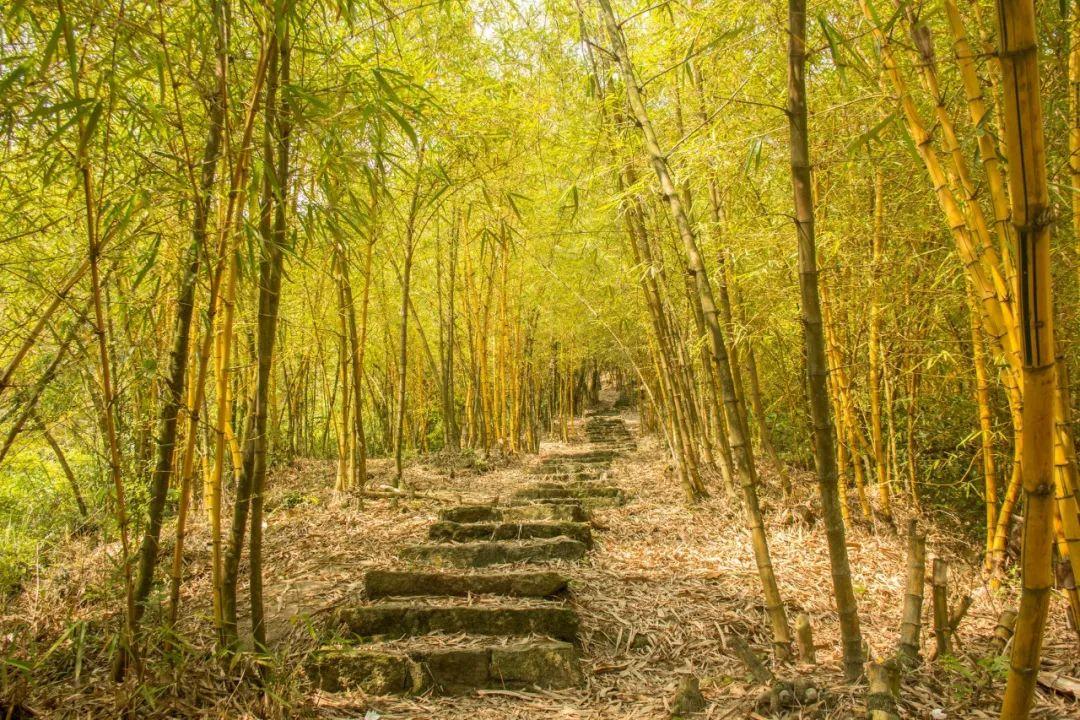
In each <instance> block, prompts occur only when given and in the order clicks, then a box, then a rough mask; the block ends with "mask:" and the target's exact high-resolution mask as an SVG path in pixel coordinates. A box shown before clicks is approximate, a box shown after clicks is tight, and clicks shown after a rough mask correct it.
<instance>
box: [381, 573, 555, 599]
mask: <svg viewBox="0 0 1080 720" xmlns="http://www.w3.org/2000/svg"><path fill="white" fill-rule="evenodd" d="M567 582H568V581H567V579H566V577H565V576H564V575H560V574H559V573H554V572H543V571H540V572H508V573H486V574H459V573H440V572H411V571H407V570H369V571H368V572H367V573H365V574H364V591H365V593H366V594H367V596H368V597H369V598H381V597H394V596H406V595H449V596H466V595H507V596H510V597H538V598H550V597H556V596H558V595H562V594H564V593H565V592H566V586H567Z"/></svg>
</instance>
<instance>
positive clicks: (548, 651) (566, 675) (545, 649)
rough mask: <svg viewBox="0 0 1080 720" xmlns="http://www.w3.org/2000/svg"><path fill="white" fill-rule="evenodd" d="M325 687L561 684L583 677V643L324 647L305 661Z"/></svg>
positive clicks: (379, 689)
mask: <svg viewBox="0 0 1080 720" xmlns="http://www.w3.org/2000/svg"><path fill="white" fill-rule="evenodd" d="M304 669H305V671H306V672H307V675H308V677H309V678H310V679H311V681H312V683H313V684H314V685H315V686H316V687H318V688H319V689H320V690H323V691H325V692H341V691H343V690H361V691H363V692H364V693H366V694H368V695H415V694H420V693H424V692H433V693H437V694H444V695H445V694H461V693H467V692H470V691H472V690H475V689H509V690H524V689H530V688H542V689H549V690H558V689H564V688H570V687H576V686H578V685H580V684H581V683H582V681H583V676H582V673H581V666H580V661H579V660H578V652H577V648H575V647H574V646H573V645H572V644H571V643H566V642H559V641H557V640H530V641H526V642H520V643H513V644H509V645H487V646H480V647H462V648H454V647H442V646H430V647H424V646H420V647H406V648H398V647H395V646H394V645H393V644H392V643H391V644H386V645H376V646H370V645H368V646H362V647H350V646H344V647H341V646H336V647H324V648H320V649H319V650H318V651H317V652H315V653H314V654H313V655H312V656H311V658H310V659H309V660H308V661H307V662H306V663H305V668H304Z"/></svg>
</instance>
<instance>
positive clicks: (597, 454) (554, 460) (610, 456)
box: [540, 449, 618, 465]
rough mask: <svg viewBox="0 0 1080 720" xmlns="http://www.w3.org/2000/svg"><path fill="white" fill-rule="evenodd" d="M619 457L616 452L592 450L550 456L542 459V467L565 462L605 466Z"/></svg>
mask: <svg viewBox="0 0 1080 720" xmlns="http://www.w3.org/2000/svg"><path fill="white" fill-rule="evenodd" d="M616 457H618V453H617V452H615V451H614V450H608V449H604V450H590V451H589V452H583V453H560V454H558V455H548V456H546V457H543V458H541V459H540V464H541V465H551V464H558V463H564V462H572V463H583V464H591V465H598V464H599V465H604V464H607V463H610V462H611V461H612V460H614V459H615V458H616Z"/></svg>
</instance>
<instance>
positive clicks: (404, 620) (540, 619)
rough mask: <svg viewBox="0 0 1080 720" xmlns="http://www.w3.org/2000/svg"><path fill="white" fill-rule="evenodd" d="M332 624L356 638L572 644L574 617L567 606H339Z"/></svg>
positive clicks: (398, 603)
mask: <svg viewBox="0 0 1080 720" xmlns="http://www.w3.org/2000/svg"><path fill="white" fill-rule="evenodd" d="M337 621H338V623H339V624H341V625H343V626H345V627H346V628H347V629H348V631H349V632H350V633H352V634H353V635H356V636H358V637H365V638H367V637H377V636H383V637H391V638H401V637H415V636H419V635H429V634H431V633H433V632H444V633H465V634H467V635H504V636H525V635H546V636H547V637H551V638H555V639H556V640H567V641H573V640H576V639H577V634H578V617H577V613H575V612H574V611H573V610H571V609H570V608H567V607H557V606H550V607H500V606H484V605H450V606H442V605H425V604H423V603H405V602H387V603H378V604H375V605H356V606H352V607H344V608H342V609H340V610H339V611H338V612H337Z"/></svg>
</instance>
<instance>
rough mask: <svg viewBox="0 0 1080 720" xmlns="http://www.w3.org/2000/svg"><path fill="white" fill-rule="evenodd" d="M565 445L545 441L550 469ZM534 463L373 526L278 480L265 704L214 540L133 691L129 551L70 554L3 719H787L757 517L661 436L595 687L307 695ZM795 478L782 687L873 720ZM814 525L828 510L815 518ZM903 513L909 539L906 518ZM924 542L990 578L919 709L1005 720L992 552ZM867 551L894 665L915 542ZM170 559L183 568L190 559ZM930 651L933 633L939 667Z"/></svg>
mask: <svg viewBox="0 0 1080 720" xmlns="http://www.w3.org/2000/svg"><path fill="white" fill-rule="evenodd" d="M627 419H628V421H629V422H630V423H631V425H634V424H635V423H636V419H635V418H632V417H629V416H628V417H627ZM559 447H560V446H559V444H556V443H546V444H545V445H544V447H543V449H542V452H552V451H555V450H557V449H558V448H559ZM533 462H535V459H534V458H525V459H524V460H523V461H520V462H518V461H505V462H502V463H494V465H496V466H495V467H481V468H480V469H479V470H478V469H477V468H476V467H475V465H476V464H478V463H475V462H474V463H465V464H464V466H463V463H462V462H461V459H460V458H459V459H458V460H457V461H456V464H457V465H458V467H456V468H455V469H454V472H453V476H452V477H451V473H450V465H451V463H450V462H449V461H448V460H446V459H445V458H443V459H438V458H433V459H431V460H430V461H429V462H423V463H415V464H413V465H412V466H411V467H410V468H409V472H408V479H409V481H410V484H411V486H412V488H413V489H414V490H415V491H416V495H415V497H411V498H408V499H401V500H394V499H389V498H378V499H371V498H369V499H367V500H366V501H365V502H364V505H363V507H362V508H361V507H360V503H359V502H358V500H357V499H356V498H355V497H348V498H344V497H339V496H334V494H333V493H332V492H331V491H330V490H329V489H328V487H329V485H330V484H331V483H330V479H331V478H332V472H333V468H332V465H330V464H329V463H322V462H302V463H298V464H296V465H294V466H292V467H289V468H285V469H282V470H280V471H278V472H277V473H276V474H275V476H274V478H273V483H272V486H273V487H272V490H271V495H270V498H269V505H270V507H271V512H270V513H269V514H268V517H267V529H266V542H267V547H266V551H265V554H266V580H265V584H266V589H267V594H268V597H267V607H268V612H269V613H270V616H271V627H270V635H271V638H272V639H273V641H274V643H275V646H276V648H277V654H276V656H275V657H274V658H273V659H272V660H271V661H269V669H270V671H271V672H270V679H269V681H268V682H267V683H266V684H265V689H266V692H265V693H260V691H259V687H258V686H259V683H258V682H256V681H255V678H256V677H257V675H258V670H259V668H258V667H257V666H256V665H255V664H254V663H253V661H251V660H250V658H248V657H245V658H242V659H240V660H234V661H232V662H231V663H223V662H221V661H220V660H219V659H217V658H215V657H214V656H213V651H212V648H213V634H212V630H211V627H210V622H209V613H210V603H209V597H210V593H209V587H210V584H209V575H208V573H207V572H206V568H207V567H208V558H209V548H208V542H207V535H206V533H205V529H204V528H203V527H201V526H200V527H199V528H197V529H196V531H195V533H194V535H193V537H192V542H191V544H190V546H189V547H190V548H191V550H190V553H189V554H188V557H187V558H186V559H187V568H188V573H187V575H186V577H185V583H184V586H183V602H184V611H183V616H182V618H181V621H180V623H179V625H178V627H177V632H176V634H175V635H171V634H168V633H166V632H165V631H164V630H162V629H160V623H158V627H157V629H155V628H154V627H153V624H154V623H153V622H152V623H151V629H150V630H149V631H148V632H149V634H150V637H149V638H148V643H149V645H150V646H151V648H152V649H151V651H150V653H149V655H148V657H147V658H146V659H145V665H144V672H143V674H142V680H141V681H139V680H138V679H135V678H133V679H132V680H131V681H130V682H128V683H126V684H124V685H120V686H116V685H113V684H111V683H109V682H108V680H107V676H108V662H109V657H110V652H109V649H108V646H107V641H108V634H109V632H110V630H111V629H112V625H113V623H115V622H116V620H117V617H118V614H117V610H118V608H117V607H116V600H115V598H116V597H117V593H116V592H115V587H116V586H115V582H116V563H115V554H116V552H117V548H116V547H97V548H93V547H88V546H87V547H83V546H72V547H71V548H70V551H69V552H70V562H65V563H64V564H63V566H62V567H61V566H57V567H55V568H53V569H51V570H46V571H44V572H43V573H42V574H41V576H40V577H37V578H35V579H34V580H33V581H31V582H28V583H27V584H26V586H25V589H24V591H23V592H22V593H21V594H19V595H18V596H16V597H14V598H12V599H10V600H9V601H8V602H7V604H6V607H5V612H4V615H3V618H2V630H3V634H4V635H3V643H4V654H5V655H7V656H9V658H10V661H9V663H8V664H7V666H6V670H5V672H6V676H5V680H4V683H5V684H4V695H3V697H4V699H5V702H7V703H9V704H12V705H13V704H18V705H20V706H21V707H22V708H24V709H25V710H27V711H29V712H33V713H34V714H35V715H33V716H36V717H55V718H112V717H120V716H122V715H124V714H127V715H128V716H130V717H147V718H176V717H198V718H226V717H227V718H247V717H251V718H254V717H275V718H286V717H289V718H292V717H315V718H368V719H369V720H371V719H373V718H377V717H378V718H402V719H405V718H416V719H420V718H440V719H442V718H445V719H447V720H459V719H460V720H466V719H467V720H488V719H492V720H494V719H495V718H582V719H586V718H597V719H600V718H627V719H629V718H666V717H669V716H670V713H671V701H672V697H673V695H674V693H675V690H676V686H677V684H678V681H679V679H680V678H681V677H682V676H684V675H686V674H693V675H696V676H697V677H699V678H700V679H701V688H702V691H703V693H704V695H705V697H706V699H707V700H708V703H709V704H708V708H707V710H706V712H705V715H704V717H707V718H714V719H718V718H743V717H750V718H754V717H770V712H769V711H768V710H767V709H765V708H758V707H757V699H758V697H759V695H760V694H761V692H762V689H763V688H762V687H761V686H760V685H757V684H755V683H754V682H753V681H752V680H751V679H750V676H749V672H748V671H747V669H746V667H745V666H744V665H743V664H742V663H741V662H740V660H739V659H738V657H737V655H736V654H735V652H734V651H733V650H732V648H731V638H732V637H733V636H736V635H738V636H741V637H743V638H745V639H746V640H747V641H748V642H749V643H750V645H751V647H753V648H755V649H756V650H757V651H758V653H759V654H760V655H761V656H762V657H765V655H766V652H767V649H768V647H769V642H768V640H769V638H768V635H767V626H766V623H765V618H764V612H763V608H762V606H761V602H760V599H759V598H760V592H759V590H760V585H759V583H758V580H757V576H756V571H755V567H754V563H753V557H752V555H751V553H750V549H749V545H748V543H747V540H746V533H745V530H744V528H743V524H742V519H741V513H740V512H738V505H737V504H736V503H734V502H733V501H731V500H729V499H728V498H727V497H726V496H725V494H724V492H723V490H722V488H721V485H720V482H719V479H714V482H713V483H712V487H713V490H714V492H713V497H712V498H711V499H709V500H707V501H706V502H704V503H702V504H700V505H699V506H697V507H693V508H688V507H687V506H686V505H685V504H684V503H683V501H682V496H681V492H680V490H679V487H678V483H677V482H676V481H675V480H674V478H673V477H671V472H670V468H669V467H668V466H667V464H666V462H665V460H664V458H663V456H662V454H661V452H660V450H659V449H658V448H657V446H656V445H655V443H654V441H652V440H651V439H649V438H645V439H643V440H641V441H640V443H639V449H638V450H637V451H636V452H634V453H630V454H628V455H625V456H623V457H621V458H619V459H617V460H616V461H615V463H614V464H613V466H612V469H611V473H610V480H611V482H612V483H613V484H616V485H619V486H621V487H622V488H623V489H625V490H626V491H628V492H629V493H630V494H631V496H632V500H631V501H630V502H629V503H628V504H626V505H625V506H622V507H616V508H609V509H603V510H598V511H596V512H595V513H594V524H595V529H594V535H595V538H596V546H595V548H594V550H593V551H592V552H591V553H590V554H589V556H588V557H587V558H586V560H585V561H584V562H582V563H578V564H573V565H568V566H566V568H565V569H566V571H567V572H568V573H569V574H570V576H571V577H572V578H573V584H572V587H573V597H574V603H575V605H576V607H577V609H578V611H579V613H580V615H581V618H582V631H583V635H582V638H583V639H582V647H583V654H584V661H583V662H584V667H585V669H586V671H587V672H586V675H587V678H588V680H587V684H586V686H585V687H583V688H581V689H579V690H573V691H559V692H553V691H545V692H509V691H506V692H501V691H481V692H479V693H477V694H476V695H473V696H467V697H453V698H446V697H415V698H391V697H365V696H363V695H362V694H341V695H332V694H326V693H320V692H317V691H314V690H313V689H312V688H311V687H310V686H309V685H308V683H307V681H306V679H305V677H304V675H303V672H302V669H301V668H302V664H303V659H304V657H305V655H306V654H307V653H309V652H310V651H311V650H313V649H314V648H316V647H317V646H318V644H319V639H320V638H319V635H320V632H321V630H322V628H323V625H324V624H325V619H326V617H327V615H328V613H329V611H331V610H333V609H334V608H335V607H337V606H338V605H339V604H341V603H343V602H348V601H349V598H350V596H351V595H352V594H354V593H356V592H358V591H359V588H360V581H361V578H362V574H363V572H364V570H365V569H366V568H369V567H382V566H386V565H388V564H393V563H395V562H396V561H395V560H394V557H395V553H396V549H397V548H398V547H400V546H401V545H402V544H404V543H406V542H414V541H419V540H422V539H423V538H424V534H425V531H426V528H427V525H428V524H429V523H430V522H431V521H432V520H434V519H435V516H436V513H437V511H438V510H439V508H441V507H445V506H446V505H448V504H455V503H458V502H460V501H471V500H489V499H493V498H498V497H505V496H506V495H507V494H508V493H509V492H511V491H512V490H513V489H514V488H516V487H518V486H520V485H521V484H523V483H524V482H525V481H526V478H525V473H526V471H527V469H528V467H529V465H531V464H532V463H533ZM468 465H473V466H474V467H468ZM374 469H375V478H374V480H373V484H374V485H375V486H378V484H379V482H380V479H381V478H385V477H387V476H388V472H389V468H388V467H387V466H386V465H385V464H383V463H379V462H376V463H375V464H374ZM789 472H792V478H791V479H792V481H793V483H794V485H795V488H796V489H795V494H794V497H793V498H790V499H788V500H781V498H780V496H779V493H778V492H777V491H776V488H777V486H778V485H779V483H778V481H777V478H776V475H775V471H773V470H772V469H769V468H765V469H764V471H763V476H764V477H763V483H764V485H765V492H764V494H765V497H766V499H765V505H766V516H767V523H768V530H769V538H770V542H771V548H772V553H773V561H774V564H775V566H776V568H777V571H778V574H779V578H780V582H781V589H782V591H783V594H784V600H785V602H786V605H787V607H788V611H789V615H790V617H791V618H794V616H795V614H796V613H797V612H805V613H807V614H808V615H809V616H810V618H811V621H812V624H813V628H814V633H815V641H816V645H817V660H818V664H817V665H816V666H813V667H810V666H806V665H802V664H791V665H787V666H780V667H774V670H775V671H776V673H777V675H778V676H780V677H781V678H785V679H795V678H802V679H804V680H806V681H808V682H810V683H812V684H813V685H814V686H816V687H817V688H819V689H820V691H821V692H820V699H819V700H817V701H816V702H814V703H811V704H807V705H805V706H800V707H797V708H794V709H792V710H791V711H790V712H789V714H788V715H787V716H788V717H793V718H795V717H805V718H854V717H864V716H865V694H866V688H865V686H859V685H856V686H847V685H845V684H843V682H842V679H841V673H840V663H839V660H840V657H839V643H838V630H837V624H836V616H835V613H834V612H833V611H832V608H831V603H830V599H829V598H830V593H829V588H830V579H829V568H828V559H827V554H826V551H825V541H824V537H823V533H822V531H821V527H820V525H819V524H818V523H816V522H815V521H814V520H813V517H812V516H813V510H814V508H816V501H815V499H814V498H815V492H816V488H815V486H814V484H813V479H812V477H811V476H809V475H807V474H805V473H801V472H795V471H790V470H789ZM802 508H810V509H811V514H810V519H809V520H808V519H807V514H806V513H804V512H803V511H802ZM855 512H856V511H853V513H855ZM900 515H901V517H900V518H899V520H900V521H901V522H900V523H899V524H900V525H901V527H902V526H903V522H902V521H903V517H902V515H903V509H902V508H901V513H900ZM926 529H927V531H928V543H927V554H928V557H932V556H933V555H934V554H936V553H937V552H940V553H941V554H942V555H943V556H944V557H949V558H958V557H960V558H964V557H969V558H972V561H971V562H972V564H971V566H966V567H965V566H958V564H957V562H955V561H954V562H953V565H952V567H951V570H952V595H953V598H954V600H955V599H958V598H959V597H960V596H961V595H963V594H971V595H972V596H973V599H974V604H973V605H972V607H971V610H970V611H969V612H968V614H967V616H966V617H965V619H964V620H963V622H962V623H961V625H960V627H959V631H958V634H957V637H956V653H955V656H949V657H945V658H940V659H938V660H936V661H935V662H926V663H924V665H923V666H922V667H920V668H918V669H917V670H915V671H913V672H911V673H909V674H908V675H907V676H906V677H905V680H904V686H903V691H902V697H901V707H902V709H903V710H904V711H905V713H906V716H907V717H911V718H936V719H940V718H991V717H996V708H997V704H998V702H999V693H1000V691H1001V688H1002V684H1003V677H1004V670H1005V659H1004V658H991V657H989V655H988V645H989V641H990V638H991V636H992V632H993V628H994V625H995V622H996V617H997V614H998V612H999V610H1000V608H1001V607H1002V604H1003V603H1005V602H1008V601H1009V600H1010V598H1008V597H1006V596H1001V597H994V596H992V595H991V593H989V591H988V589H987V588H986V587H985V586H984V584H983V583H982V581H981V579H980V575H979V573H978V568H977V562H978V560H977V557H978V547H977V541H976V542H973V541H969V540H967V539H965V537H964V535H963V534H962V533H960V532H958V531H956V530H954V529H950V528H948V527H946V526H944V525H943V524H939V525H937V526H931V527H927V528H926ZM166 535H168V533H166ZM84 542H85V541H84ZM849 546H850V547H849V549H850V552H851V561H852V570H853V574H854V580H855V588H856V592H857V594H858V599H859V603H860V607H859V609H860V617H861V620H862V624H863V630H864V634H865V638H866V642H867V644H868V647H869V653H870V655H871V656H872V657H874V658H884V657H887V656H888V655H889V654H891V653H892V651H893V648H894V647H895V644H896V637H897V629H898V627H899V623H900V620H899V616H900V605H901V600H902V594H903V573H904V553H905V541H904V538H903V536H902V535H901V534H897V533H896V532H894V531H893V530H891V529H890V528H888V527H886V526H884V525H881V524H878V525H877V526H876V527H873V526H871V525H870V524H868V523H865V522H862V521H859V520H857V519H856V520H855V522H854V527H853V528H852V529H851V531H850V533H849ZM164 552H165V553H166V554H170V553H171V548H165V549H164ZM928 565H929V563H928ZM244 593H245V590H244V589H243V588H242V590H241V594H242V595H243V594H244ZM161 597H162V596H161V595H160V594H159V596H158V599H160V598H161ZM927 598H928V599H927V603H926V605H925V607H924V618H923V619H924V623H929V622H930V618H929V605H930V603H929V587H927ZM482 602H497V601H496V600H490V599H488V600H483V601H482ZM1064 608H1065V605H1064V600H1063V599H1062V598H1060V597H1055V598H1054V601H1053V606H1052V611H1051V623H1050V626H1049V628H1048V636H1047V643H1046V649H1047V650H1046V657H1045V664H1044V668H1045V670H1046V672H1045V673H1044V675H1046V677H1048V678H1050V677H1051V674H1053V675H1054V676H1060V677H1062V678H1065V679H1066V680H1065V681H1063V682H1061V683H1058V684H1059V685H1060V686H1061V687H1062V688H1063V691H1054V690H1051V689H1048V688H1046V687H1041V688H1040V690H1039V694H1038V698H1037V708H1036V711H1035V715H1034V716H1035V717H1038V718H1044V719H1050V718H1054V719H1060V720H1065V719H1066V718H1075V717H1080V701H1078V700H1077V698H1076V697H1075V696H1073V695H1070V694H1069V692H1068V690H1067V687H1066V686H1067V679H1068V678H1076V677H1078V676H1080V659H1078V655H1077V653H1076V651H1075V650H1076V636H1075V635H1074V634H1073V631H1072V630H1070V629H1069V628H1067V627H1066V624H1065V620H1064V615H1065V613H1064ZM153 617H155V618H156V616H153ZM451 640H456V639H452V638H447V641H448V642H449V641H451ZM932 645H933V639H932V637H930V634H929V633H928V632H926V631H925V630H924V633H923V651H924V657H929V655H930V653H931V648H932ZM16 717H17V716H16Z"/></svg>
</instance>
